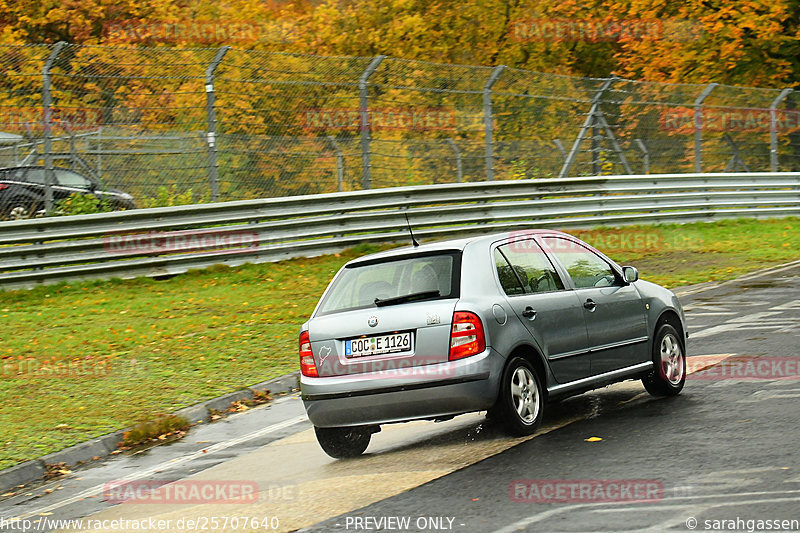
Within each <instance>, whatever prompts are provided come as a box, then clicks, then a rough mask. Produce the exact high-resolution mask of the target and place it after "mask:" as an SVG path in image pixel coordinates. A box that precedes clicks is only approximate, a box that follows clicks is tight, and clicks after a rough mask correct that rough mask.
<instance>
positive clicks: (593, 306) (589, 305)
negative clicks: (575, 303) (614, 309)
mask: <svg viewBox="0 0 800 533" xmlns="http://www.w3.org/2000/svg"><path fill="white" fill-rule="evenodd" d="M583 306H584V307H585V308H586V309H588V310H589V311H594V310H595V309H596V308H597V304H596V303H594V300H592V299H591V298H587V299H586V301H585V302H583Z"/></svg>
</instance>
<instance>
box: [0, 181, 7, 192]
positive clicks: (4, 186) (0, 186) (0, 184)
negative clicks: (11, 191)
mask: <svg viewBox="0 0 800 533" xmlns="http://www.w3.org/2000/svg"><path fill="white" fill-rule="evenodd" d="M3 189H8V185H3V184H2V183H0V191H2V190H3Z"/></svg>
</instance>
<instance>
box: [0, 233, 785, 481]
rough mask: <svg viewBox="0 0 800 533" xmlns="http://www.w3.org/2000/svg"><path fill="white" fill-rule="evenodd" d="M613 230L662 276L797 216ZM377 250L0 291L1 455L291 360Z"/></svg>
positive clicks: (781, 237)
mask: <svg viewBox="0 0 800 533" xmlns="http://www.w3.org/2000/svg"><path fill="white" fill-rule="evenodd" d="M619 232H623V233H624V232H628V233H632V234H635V233H637V232H639V233H644V234H646V235H648V234H652V233H653V232H655V233H656V234H657V235H658V244H657V246H655V247H651V249H649V250H646V251H632V250H628V249H624V248H623V249H620V250H617V251H614V250H609V251H608V255H610V256H611V257H612V258H614V259H615V260H617V261H619V262H623V263H625V264H633V265H635V266H637V267H639V269H640V272H641V276H642V277H643V278H645V279H649V280H652V281H655V282H657V283H661V284H664V285H666V286H669V287H676V286H679V285H686V284H691V283H697V282H701V281H709V280H721V279H729V278H733V277H736V276H738V275H741V274H743V273H745V272H748V271H752V270H755V269H758V268H761V267H764V266H769V265H773V264H777V263H781V262H786V261H790V260H793V259H798V258H800V219H797V218H792V219H782V220H764V221H739V220H737V221H724V222H717V223H714V224H691V225H665V226H648V227H625V228H623V229H621V230H618V231H617V233H619ZM603 233H608V231H607V230H598V231H597V232H593V235H599V234H603ZM599 247H600V248H601V249H602V248H603V247H602V246H599ZM375 250H377V247H371V246H361V247H358V248H356V249H351V250H348V251H346V252H343V253H341V254H337V255H332V256H324V257H318V258H312V259H294V260H290V261H283V262H280V263H268V264H261V265H246V266H243V267H241V268H233V269H231V268H227V267H212V268H209V269H205V270H202V271H195V272H190V273H187V274H184V275H181V276H177V277H174V278H172V279H169V280H165V281H155V280H152V279H147V278H141V279H135V280H129V281H121V280H110V281H103V282H94V283H80V284H61V285H52V286H48V287H39V288H36V289H33V290H30V291H10V292H0V319H1V320H0V324H2V344H0V356H2V366H1V367H0V405H2V409H0V468H4V467H9V466H12V465H14V464H16V463H18V462H21V461H24V460H28V459H32V458H35V457H38V456H40V455H43V454H46V453H49V452H52V451H55V450H58V449H61V448H64V447H67V446H69V445H72V444H75V443H78V442H81V441H83V440H85V439H87V438H90V437H93V436H98V435H102V434H104V433H108V432H110V431H114V430H117V429H120V428H123V427H127V426H131V425H133V424H134V423H137V422H142V421H146V420H149V419H152V418H153V417H154V416H155V415H157V414H159V413H167V412H170V411H173V410H175V409H178V408H180V407H184V406H187V405H190V404H193V403H196V402H198V401H201V400H204V399H208V398H212V397H214V396H217V395H220V394H224V393H226V392H230V391H232V390H236V389H239V388H242V387H245V386H248V385H252V384H254V383H258V382H260V381H264V380H266V379H269V378H271V377H275V376H279V375H283V374H285V373H288V372H291V371H294V370H296V369H297V366H298V364H297V355H296V353H297V346H296V343H297V331H298V328H299V326H300V324H302V323H303V322H304V321H305V320H306V318H307V317H308V315H309V314H310V313H311V311H312V310H313V307H314V305H315V304H316V301H317V299H318V298H319V296H320V295H321V294H322V291H323V290H324V289H325V286H326V285H327V283H328V281H329V280H330V278H331V277H332V276H333V274H334V273H335V272H336V270H337V269H338V268H339V267H340V266H341V265H342V264H343V263H345V262H346V261H347V260H349V259H352V258H354V257H358V256H360V255H363V254H365V253H369V252H372V251H375ZM59 365H60V366H59ZM20 371H21V373H20Z"/></svg>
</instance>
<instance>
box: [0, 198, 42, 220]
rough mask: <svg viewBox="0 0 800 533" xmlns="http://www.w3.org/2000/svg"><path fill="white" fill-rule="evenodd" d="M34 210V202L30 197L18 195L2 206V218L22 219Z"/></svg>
mask: <svg viewBox="0 0 800 533" xmlns="http://www.w3.org/2000/svg"><path fill="white" fill-rule="evenodd" d="M35 212H36V204H35V202H32V201H31V200H30V199H28V198H25V197H22V196H18V197H15V198H12V199H11V200H9V201H8V202H7V203H6V204H5V206H4V208H3V219H4V220H24V219H27V218H31V217H32V216H33V214H34V213H35Z"/></svg>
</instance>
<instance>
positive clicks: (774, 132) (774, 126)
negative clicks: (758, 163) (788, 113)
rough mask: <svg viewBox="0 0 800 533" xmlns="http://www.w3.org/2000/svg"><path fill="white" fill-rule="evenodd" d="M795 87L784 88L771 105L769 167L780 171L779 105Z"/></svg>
mask: <svg viewBox="0 0 800 533" xmlns="http://www.w3.org/2000/svg"><path fill="white" fill-rule="evenodd" d="M793 90H794V89H784V90H782V91H781V94H779V95H778V96H777V97H776V98H775V100H773V101H772V103H771V104H770V106H769V169H770V171H772V172H778V106H779V105H780V104H781V102H783V100H784V99H785V98H786V97H787V96H789V93H790V92H792V91H793Z"/></svg>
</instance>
